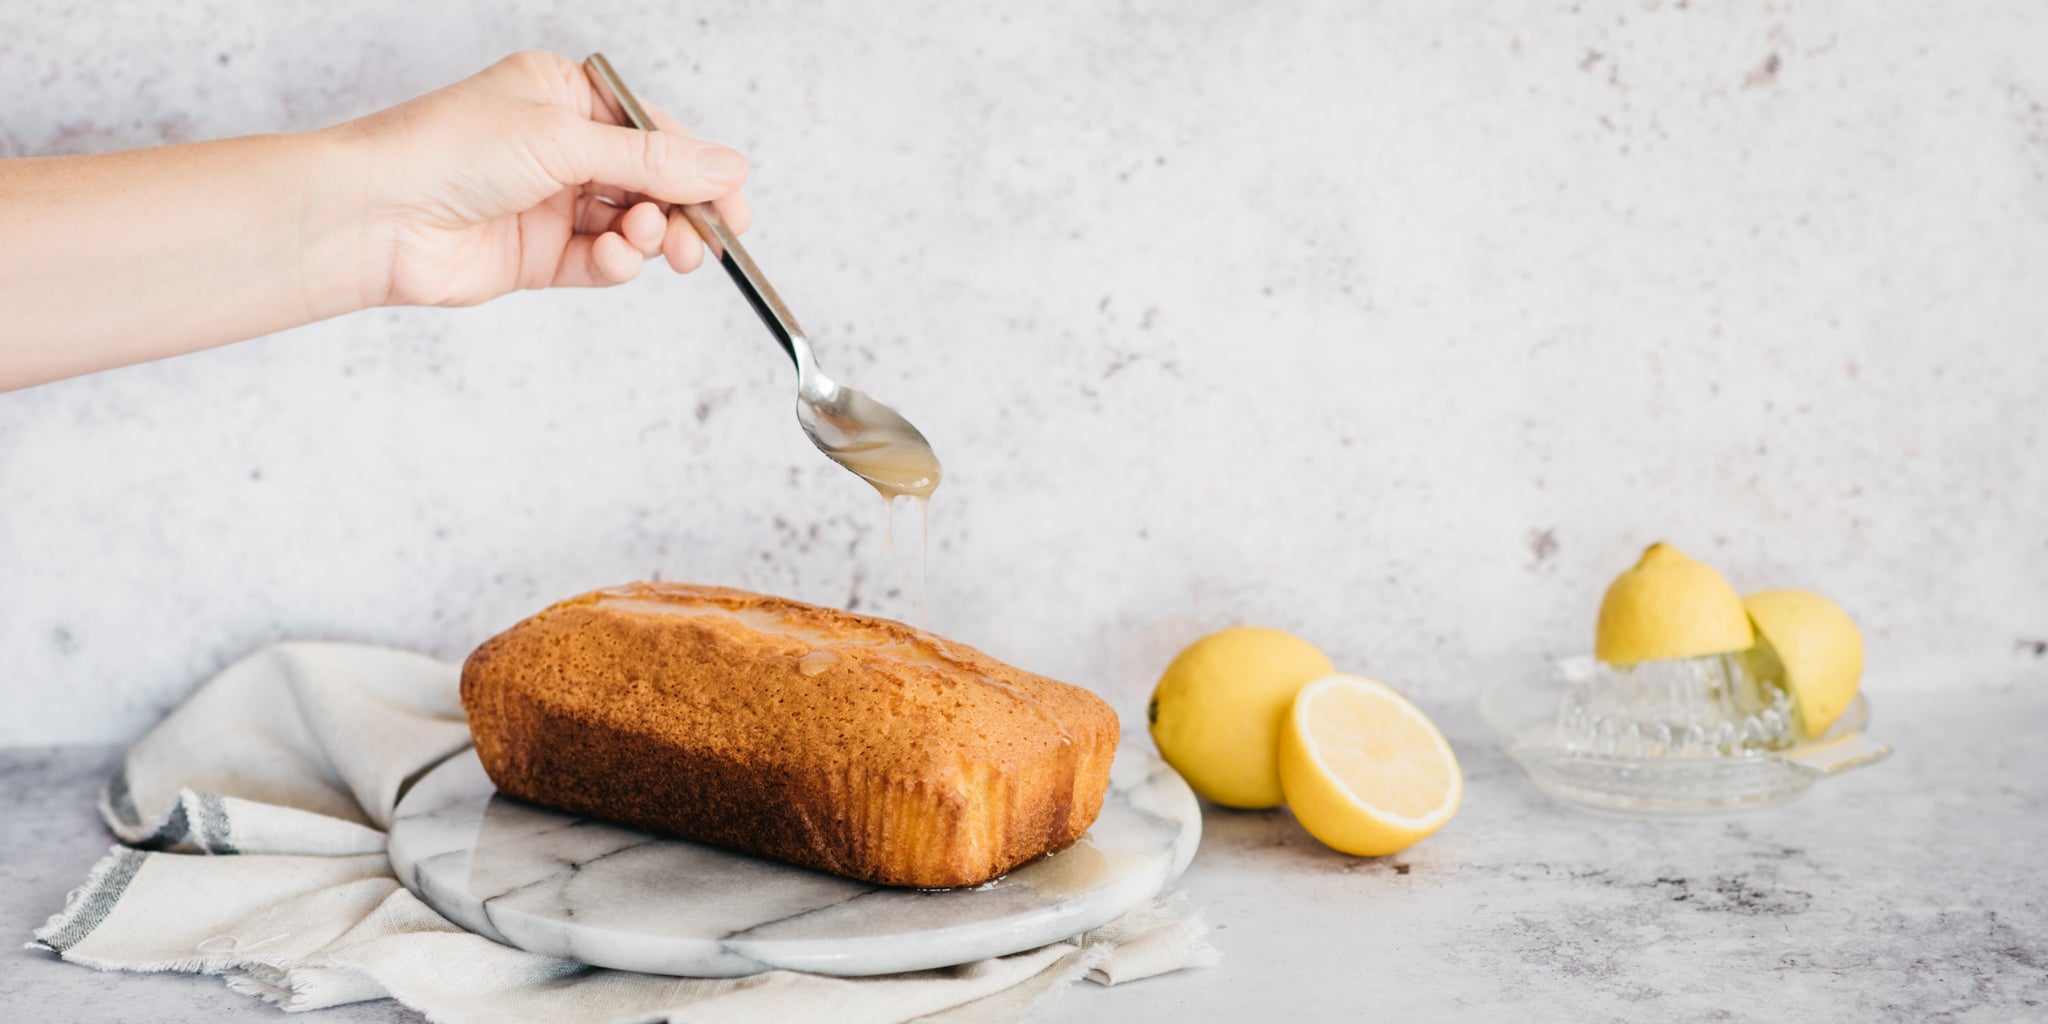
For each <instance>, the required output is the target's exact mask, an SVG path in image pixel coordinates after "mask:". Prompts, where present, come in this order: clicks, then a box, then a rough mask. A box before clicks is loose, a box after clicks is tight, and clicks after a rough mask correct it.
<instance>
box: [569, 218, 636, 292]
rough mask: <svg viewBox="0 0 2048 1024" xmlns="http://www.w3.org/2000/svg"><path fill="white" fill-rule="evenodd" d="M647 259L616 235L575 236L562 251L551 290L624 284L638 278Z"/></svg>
mask: <svg viewBox="0 0 2048 1024" xmlns="http://www.w3.org/2000/svg"><path fill="white" fill-rule="evenodd" d="M645 260H646V257H645V256H643V255H641V254H640V252H639V251H638V250H636V249H634V248H633V246H632V243H630V242H627V241H626V240H625V238H623V237H621V236H620V234H619V233H618V232H616V231H607V232H605V233H604V234H601V235H576V236H573V237H571V238H570V239H569V244H568V245H566V246H564V247H563V249H562V258H561V260H560V261H559V262H557V263H556V264H555V277H554V280H552V281H549V282H548V286H549V287H551V288H602V287H605V286H608V285H615V284H624V283H626V282H627V281H631V280H632V279H633V278H635V277H637V276H639V274H640V264H641V263H642V262H644V261H645Z"/></svg>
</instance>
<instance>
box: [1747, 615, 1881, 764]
mask: <svg viewBox="0 0 2048 1024" xmlns="http://www.w3.org/2000/svg"><path fill="white" fill-rule="evenodd" d="M1742 606H1743V607H1744V608H1745V609H1748V611H1749V617H1750V618H1751V619H1753V620H1755V622H1756V631H1757V635H1758V636H1759V637H1761V641H1760V642H1759V643H1758V644H1757V645H1756V651H1755V654H1754V655H1753V658H1752V662H1751V664H1752V665H1753V666H1754V670H1755V671H1756V672H1757V674H1758V675H1760V676H1762V677H1763V678H1765V679H1771V680H1775V681H1776V682H1778V683H1780V684H1782V685H1783V686H1784V687H1785V690H1786V692H1788V693H1790V694H1791V695H1792V708H1793V712H1794V713H1795V714H1797V715H1798V717H1799V732H1800V734H1801V735H1803V736H1806V737H1808V738H1812V737H1815V736H1819V735H1820V734H1821V733H1824V732H1826V731H1828V726H1831V725H1833V724H1835V719H1837V718H1840V717H1842V712H1843V711H1845V710H1847V709H1848V707H1849V702H1850V701H1852V700H1854V699H1856V687H1857V685H1858V684H1859V682H1860V681H1861V680H1862V678H1863V634H1862V633H1861V632H1859V631H1858V630H1857V629H1856V623H1855V622H1854V621H1853V620H1851V619H1850V618H1849V613H1848V612H1845V611H1843V610H1842V606H1841V605H1838V604H1836V603H1834V602H1833V601H1830V600H1828V599H1827V598H1825V597H1822V596H1820V595H1819V594H1815V593H1811V592H1808V591H1804V590H1766V591H1763V592H1761V593H1756V594H1751V595H1749V596H1748V597H1745V598H1743V599H1742Z"/></svg>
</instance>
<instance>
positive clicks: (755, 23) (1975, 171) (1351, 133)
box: [0, 0, 2048, 742]
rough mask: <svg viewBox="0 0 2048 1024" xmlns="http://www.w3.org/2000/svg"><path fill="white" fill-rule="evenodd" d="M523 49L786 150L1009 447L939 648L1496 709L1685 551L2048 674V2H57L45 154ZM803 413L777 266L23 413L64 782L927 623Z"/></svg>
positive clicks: (359, 322) (832, 356)
mask: <svg viewBox="0 0 2048 1024" xmlns="http://www.w3.org/2000/svg"><path fill="white" fill-rule="evenodd" d="M522 46H544V47H549V48H553V49H557V50H560V51H562V52H565V53H569V54H572V55H580V54H582V53H585V52H587V51H589V50H592V49H596V48H600V47H601V48H603V49H604V50H605V51H606V52H608V53H609V54H610V55H611V56H612V57H613V59H614V60H615V61H616V62H617V63H618V64H619V66H620V68H621V70H622V71H623V72H624V73H626V74H627V75H628V77H629V78H630V80H631V81H632V82H634V84H635V86H636V88H638V89H639V90H640V91H641V92H642V93H644V94H645V95H647V96H648V97H649V98H651V99H654V100H658V101H660V102H662V103H665V104H666V105H668V106H669V107H670V108H671V109H672V110H673V111H674V112H675V113H676V114H677V115H678V116H679V117H680V118H681V119H682V120H683V121H684V122H686V123H688V124H691V125H693V126H695V127H697V128H698V129H700V130H701V131H702V133H703V134H705V135H706V136H708V137H711V138H716V139H720V140H724V141H728V142H731V143H733V144H734V145H737V146H739V147H741V148H743V149H744V150H746V152H747V153H748V154H749V155H750V156H751V157H752V159H753V161H754V176H753V179H752V182H751V184H750V186H749V187H750V189H751V192H752V195H753V198H754V203H755V211H756V220H755V224H756V226H755V230H754V231H753V233H752V235H751V236H750V238H749V243H748V244H749V245H750V246H751V247H752V249H753V251H754V253H755V255H756V256H757V257H759V258H760V259H761V260H762V261H763V262H764V263H765V264H766V265H767V266H768V267H770V269H771V272H772V273H773V274H774V278H775V281H776V283H777V285H778V286H779V287H780V288H781V289H782V291H783V294H784V296H785V297H786V298H787V299H788V300H789V301H790V303H791V304H792V306H793V308H794V309H795V311H796V313H797V314H798V316H800V317H801V318H802V320H803V322H804V323H805V325H806V326H807V327H809V328H811V330H812V333H813V334H814V340H815V342H816V344H817V346H818V349H819V354H820V357H821V358H822V359H823V360H824V361H825V363H826V365H828V366H830V367H832V369H833V371H834V374H835V376H840V377H844V378H845V379H846V380H847V381H848V382H849V383H851V384H853V385H855V386H858V387H861V388H863V389H865V390H868V391H870V392H872V393H873V394H875V395H876V396H877V397H879V398H881V399H882V400H884V401H886V402H888V403H890V404H891V405H893V406H895V407H897V408H899V409H901V410H902V411H903V412H904V413H905V414H907V415H908V416H909V417H910V418H911V419H912V420H913V421H914V422H915V423H917V424H918V426H919V427H920V428H921V429H923V430H924V431H925V432H926V434H927V435H929V436H930V438H931V439H932V441H933V443H934V444H935V445H936V446H937V448H938V451H939V454H940V455H941V457H942V458H943V459H944V460H945V467H946V473H947V480H946V484H945V486H944V487H943V488H942V489H941V490H940V491H939V494H938V497H937V501H936V502H935V504H934V506H933V509H932V522H933V531H934V532H933V538H932V564H931V590H932V599H931V608H932V625H933V626H934V627H936V628H937V629H938V630H939V631H941V632H943V633H946V634H948V635H950V636H954V637H957V638H958V639H960V640H962V641H964V642H967V643H970V644H974V645H976V646H978V647H982V648H983V649H985V650H988V651H989V652H990V653H992V654H995V655H997V656H998V657H1002V658H1004V659H1006V660H1009V661H1013V662H1015V663H1018V664H1021V665H1023V666H1025V667H1028V668H1031V669H1034V670H1036V671H1040V672H1043V673H1046V674H1048V675H1052V676H1054V677H1057V678H1064V679H1069V680H1072V681H1074V682H1076V683H1081V684H1084V685H1088V686H1090V687H1093V688H1096V689H1098V690H1100V691H1101V692H1102V693H1103V694H1104V695H1105V696H1106V697H1108V698H1109V699H1110V701H1111V702H1112V704H1114V705H1115V706H1116V707H1117V708H1118V709H1119V710H1120V711H1123V712H1125V713H1126V719H1127V720H1133V721H1135V718H1134V717H1133V714H1134V713H1135V712H1136V711H1137V710H1139V709H1140V708H1142V705H1143V700H1144V697H1145V695H1146V693H1147V692H1148V691H1149V688H1150V686H1151V684H1152V683H1153V681H1154V680H1155V679H1156V677H1157V673H1158V671H1159V670H1160V668H1161V667H1162V666H1163V665H1164V664H1165V662H1166V661H1167V659H1168V658H1170V657H1171V655H1172V653H1173V652H1174V651H1176V650H1178V649H1179V648H1180V646H1182V645H1183V644H1185V643H1186V642H1188V641H1189V640H1191V639H1193V638H1194V637H1195V636H1198V635H1200V634H1201V633H1203V632H1205V631H1207V630H1209V629H1213V628H1216V627H1219V626H1222V625H1226V624H1229V623H1233V622H1239V621H1249V622H1257V623H1263V624H1268V625H1274V626H1279V627H1283V628H1288V629H1292V630H1295V631H1298V632H1300V633H1302V634H1304V635H1306V636H1308V637H1310V638H1311V639H1313V640H1315V641H1316V642H1317V643H1319V644H1321V645H1323V646H1324V647H1326V648H1327V649H1328V650H1329V651H1330V652H1331V653H1332V655H1333V656H1334V657H1335V659H1336V660H1337V662H1338V663H1339V664H1340V665H1342V666H1343V667H1345V668H1347V669H1351V670H1354V671H1360V672H1365V673H1367V674H1370V675H1373V676H1375V677H1377V678H1381V679H1384V680H1385V681H1387V682H1389V683H1391V684H1394V685H1396V686H1399V687H1400V688H1402V689H1403V690H1405V691H1407V692H1410V693H1413V694H1416V695H1418V696H1422V697H1426V698H1438V699H1444V700H1450V699H1455V698H1463V697H1469V696H1472V695H1474V694H1476V693H1477V692H1478V690H1479V689H1480V688H1481V687H1482V686H1484V685H1485V683H1486V682H1488V681H1489V680H1490V679H1492V678H1496V677H1498V676H1499V674H1500V673H1501V672H1503V671H1511V670H1514V669H1515V668H1517V667H1518V666H1521V665H1526V664H1530V663H1532V662H1535V661H1537V660H1539V659H1541V658H1542V657H1544V656H1546V655H1554V654H1560V653H1565V652H1570V651H1575V650H1579V649H1582V648H1583V647H1584V645H1585V643H1586V642H1587V638H1588V637H1589V636H1590V634H1591V629H1592V620H1593V613H1594V608H1595V606H1596V605H1597V602H1598V598H1599V594H1600V590H1601V587H1602V586H1604V584H1605V583H1606V581H1607V580H1608V579H1609V578H1610V577H1611V576H1612V575H1613V574H1614V573H1616V572H1618V571H1620V570H1621V569H1623V568H1625V567H1626V566H1627V565H1628V564H1630V562H1631V561H1632V560H1633V559H1634V558H1635V556H1636V554H1637V553H1638V552H1639V551H1640V550H1641V548H1642V546H1643V545H1644V544H1646V543H1648V542H1649V541H1652V540H1656V539H1660V538H1662V539H1668V540H1670V541H1672V542H1674V543H1676V544H1678V545H1679V546H1680V547H1682V548H1684V549H1686V550H1688V551H1691V552H1693V553H1695V554H1698V555H1700V556H1701V557H1703V558H1707V559H1709V560H1711V561H1712V562H1714V563H1715V564H1717V565H1719V566H1720V567H1721V568H1723V569H1724V570H1725V571H1726V572H1727V573H1728V574H1729V575H1730V576H1731V577H1732V578H1733V580H1734V581H1735V582H1736V584H1737V585H1738V586H1739V587H1742V588H1744V589H1749V588H1761V587H1765V586H1774V585H1783V586H1810V587H1813V588H1816V589H1819V590H1821V591H1823V592H1825V593H1828V594H1831V595H1833V596H1834V597H1836V598H1837V599H1839V600H1841V601H1842V602H1843V603H1844V604H1845V605H1846V606H1847V607H1848V608H1849V609H1850V611H1851V612H1852V613H1854V614H1855V615H1856V616H1857V617H1858V619H1859V621H1861V622H1862V623H1863V624H1864V626H1865V627H1866V630H1867V632H1868V635H1869V641H1870V661H1871V666H1872V668H1871V679H1870V684H1871V687H1872V690H1873V692H1874V693H1876V694H1878V696H1879V700H1880V702H1882V700H1883V694H1884V693H1885V692H1886V691H1887V690H1891V689H1901V688H1929V689H1935V688H1942V687H1945V686H1946V685H1947V679H1946V676H1945V673H1944V669H1943V666H1944V665H1945V664H1946V662H1947V661H1948V660H1949V659H1954V658H1962V659H1968V660H1972V661H1976V660H1982V659H1986V658H1989V659H2006V660H2010V661H2012V662H2014V663H2016V664H2017V663H2022V662H2026V663H2033V664H2048V662H2035V661H2034V659H2036V658H2038V657H2040V656H2041V652H2048V588H2043V587H2042V586H2041V581H2042V580H2044V579H2048V534H2044V532H2043V531H2044V529H2048V518H2044V516H2043V515H2042V510H2043V509H2044V508H2048V458H2044V457H2043V449H2042V443H2043V436H2042V429H2043V424H2044V418H2043V415H2042V411H2041V396H2042V394H2043V392H2044V389H2048V344H2043V343H2042V329H2043V328H2042V325H2043V324H2048V288H2044V287H2042V270H2041V268H2043V267H2044V266H2048V60H2043V59H2042V54H2043V53H2044V52H2048V8H2044V7H2043V6H2041V5H2040V4H2038V3H2029V2H2022V0H1962V2H1958V3H1943V4H1928V3H1923V2H1913V0H1872V2H1822V3H1802V4H1797V5H1786V4H1783V3H1768V2H1763V0H1735V2H1729V3H1700V2H1692V3H1687V2H1684V0H1614V2H1592V3H1569V4H1567V3H1563V2H1552V3H1534V4H1529V3H1513V4H1510V3H1492V2H1483V0H1451V2H1424V3H1391V4H1349V3H1308V4H1250V5H1248V4H1244V3H1241V2H1235V0H1173V2H1166V0H1141V2H1136V3H1130V4H1101V3H1097V2H1094V0H1048V2H1043V3H1035V4H1031V5H1028V6H1019V5H1015V4H1001V3H945V4H938V3H922V2H921V3H912V4H907V5H904V4H888V5H874V4H858V5H817V4H792V3H788V2H765V3H764V2H754V0H747V2H740V0H701V2H692V3H689V4H685V5H680V6H679V5H676V4H670V3H654V2H649V0H626V2H603V0H598V2H592V3H583V4H576V5H564V4H561V3H556V2H548V0H492V2H489V3H485V2H482V0H452V2H448V3H434V4H422V3H418V2H416V0H361V2H352V3H348V4H338V5H325V6H320V5H315V6H307V5H286V4H267V3H260V2H257V0H195V2H191V3H181V4H156V5H132V4H131V5H82V4H69V3H55V2H40V0H15V2H10V3H7V4H4V5H0V96H5V97H8V99H6V100H5V101H0V111H4V112H0V154H4V155H25V154H35V153H53V152H77V151H83V150H93V149H105V148H111V147H122V146H137V145H150V144H156V143H162V142H169V141H176V140H180V139H190V138H201V137H208V136H217V135H223V134H229V133H236V132H251V131H262V130H273V129H290V128H306V127H311V126H315V125H322V124H327V123H331V122H333V121H336V120H339V119H342V118H347V117H351V116H354V115H357V114H360V113H364V112H367V111H370V110H373V109H376V108H378V107H380V106H382V105H385V104H388V103H391V102H394V101H396V100H399V99H401V98H404V97H407V96H410V95H413V94H415V93H418V92H420V91H423V90H426V89H429V88H432V87H434V86H437V85H439V84H441V83H444V82H447V81H450V80H452V79H454V78H457V77H459V76H461V75H464V74H467V73H469V72H470V71H472V70H474V69H476V68H477V67H479V66H481V65H483V64H485V63H487V62H488V61H490V60H492V59H494V58H495V57H497V56H498V55H500V54H502V53H504V52H506V51H509V50H512V49H515V48H518V47H522ZM109 244H118V241H116V240H110V242H109ZM164 272H165V273H175V272H176V269H175V267H166V268H165V269H164ZM119 295H120V287H119V282H108V286H107V296H108V299H109V301H118V299H119ZM203 300H204V299H203V297H195V301H203ZM5 331H6V325H0V336H4V333H5ZM789 394H790V380H789V367H788V365H787V361H786V360H785V359H784V358H783V357H782V356H781V355H780V353H778V352H777V351H776V350H775V348H774V346H773V345H772V344H771V343H770V342H769V341H768V340H767V339H766V338H765V337H764V336H763V333H762V331H761V328H760V326H759V325H758V324H757V323H756V322H754V319H753V315H752V313H750V312H749V311H748V310H747V309H746V308H745V306H744V305H743V303H742V302H741V301H740V299H739V298H738V296H737V295H735V294H734V293H733V291H732V288H731V286H730V285H729V284H728V283H727V282H726V281H724V280H722V279H720V278H718V277H717V276H715V275H714V274H708V273H707V274H699V275H695V276H693V277H691V278H688V279H680V280H679V279H675V278H673V277H672V276H670V275H667V274H664V273H661V272H659V271H658V270H656V269H650V272H649V273H648V274H647V275H646V276H645V277H644V279H643V280H641V281H638V282H636V283H634V284H633V285H630V286H628V287H625V288H621V289H617V290H612V291H607V292H602V293H594V292H586V293H558V294H524V295H519V296H515V297H512V298H509V299H506V300H503V301H499V302H495V303H492V304H489V305H486V306H483V307H481V308H477V309H471V310H459V311H438V310H391V311H380V312H372V313H366V314H361V315H356V316H351V317H346V318H342V319H339V320H335V321H332V322H328V323H323V324H319V325H315V326H312V327H309V328H305V329H301V330H295V331H290V332H286V333H284V334H280V335H278V336H275V337H272V338H268V339H265V340H261V341H257V342H254V343H250V344H245V345H241V346H234V347H229V348H225V349H221V350H218V351H214V352H209V353H204V354H201V355H197V356H193V357H190V358H186V359H181V360H176V361H173V362H169V363H165V364H161V365H154V366H145V367H139V368H133V369H128V370H123V371H118V372H115V373H110V374H106V375H104V376H101V377H97V378H92V379H86V380H79V381H72V382H68V383H62V384H57V385H54V386H50V387H45V388H39V389H34V390H31V391H27V392H23V393H17V394H9V395H0V664H4V665H6V666H7V671H6V673H5V678H4V679H0V707H4V708H5V709H6V714H5V715H0V742H58V741H66V740H114V739H124V738H128V737H132V736H133V735H135V734H137V733H138V732H139V731H140V730H141V729H143V728H144V727H145V726H146V725H148V724H149V723H150V722H152V721H153V720H154V719H155V718H156V717H158V716H159V715H160V714H161V713H162V712H163V711H164V710H165V709H166V708H168V707H169V706H171V705H172V704H173V703H175V702H176V701H177V700H178V699H179V698H180V697H182V696H183V694H184V693H186V692H187V691H188V690H189V689H190V687H191V686H193V685H194V684H195V683H196V682H197V681H198V680H201V679H204V678H206V677H207V676H209V675H211V674H212V673H213V672H214V671H215V670H217V669H218V668H219V667H220V666H222V665H224V664H225V663H227V662H228V661H229V660H231V659H233V658H236V657H239V656H241V655H242V654H245V653H247V652H248V651H250V650H252V649H254V648H256V647H258V646H260V645H261V644H263V643H266V642H269V641H271V640H275V639H280V638H332V639H356V640H366V641H375V642H382V643H387V644H391V645H395V646H402V647H408V648H414V649H420V650H426V651H430V652H433V653H436V654H439V655H442V656H445V657H450V658H459V657H460V656H462V655H463V654H465V653H466V652H467V651H468V650H469V649H470V648H471V647H472V646H473V645H474V644H476V643H477V642H479V641H481V640H482V639H483V638H485V637H487V636H489V635H491V634H492V633H494V632H496V631H497V630H499V629H502V628H504V627H505V626H506V625H508V624H510V623H511V622H513V621H515V620H516V619H518V618H519V617H521V616H523V615H526V614H528V613H531V612H532V611H534V610H536V609H538V608H540V607H542V606H544V605H545V604H547V603H548V602H550V601H553V600H555V599H558V598H560V597H562V596H565V595H568V594H573V593H578V592H581V591H584V590H587V589H590V588H592V587H596V586H603V585H607V584H612V583H618V582H622V581H626V580H631V579H635V578H644V577H650V576H660V577H663V578H668V579H690V580H702V581H707V582H716V583H725V584H732V585H737V586H743V587H750V588H754V589H761V590H768V591H774V592H778V593H785V594H790V595H792V596H796V597H801V598H806V599H811V600H815V601H819V602H822V603H826V604H832V605H839V606H853V607H857V608H859V609H860V610H864V611H879V612H882V613H884V614H891V615H907V614H909V609H910V607H911V604H912V602H911V600H910V598H909V597H908V596H907V595H905V594H902V593H899V592H896V584H895V579H896V575H895V572H894V569H893V567H891V566H888V565H886V564H885V563H884V561H883V558H882V555H881V548H882V537H881V511H880V508H879V503H878V502H877V501H876V499H875V496H874V494H873V492H872V491H871V490H869V489H867V488H866V487H864V486H863V485H862V484H860V483H859V482H858V481H856V480H854V479H852V478H851V477H850V476H849V475H847V474H846V473H844V472H843V471H841V470H838V469H836V468H834V467H832V466H830V465H828V464H826V463H825V462H824V460H823V459H821V458H820V457H819V456H818V455H817V453H816V452H815V451H814V450H812V449H811V447H810V446H809V445H808V444H807V443H806V442H805V441H804V439H803V438H802V436H801V435H800V434H799V432H798V431H797V429H796V427H795V424H794V422H793V421H792V417H791V413H790V398H789Z"/></svg>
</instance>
